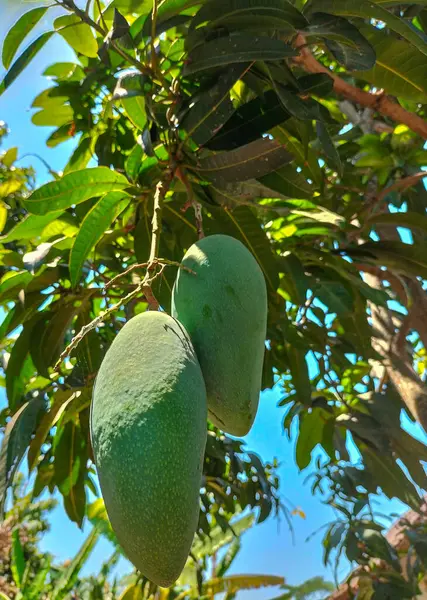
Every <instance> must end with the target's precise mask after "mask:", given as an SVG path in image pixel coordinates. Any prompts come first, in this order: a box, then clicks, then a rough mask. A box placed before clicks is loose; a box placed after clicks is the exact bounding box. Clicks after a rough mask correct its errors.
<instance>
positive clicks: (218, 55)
mask: <svg viewBox="0 0 427 600" xmlns="http://www.w3.org/2000/svg"><path fill="white" fill-rule="evenodd" d="M296 54H297V52H296V50H294V49H293V48H292V46H289V45H288V44H286V43H285V42H282V41H280V40H274V39H271V38H268V37H263V36H256V37H254V36H253V35H249V34H248V33H245V32H236V33H232V34H231V35H230V36H228V37H221V38H218V39H216V40H212V41H210V42H206V43H205V44H203V45H201V46H197V47H196V48H195V49H194V50H193V51H192V52H190V54H189V55H188V58H187V60H186V64H185V66H184V69H183V74H184V75H192V74H194V73H199V72H200V71H204V70H206V69H212V68H216V67H222V66H226V65H230V64H236V63H250V62H252V61H256V60H282V59H284V58H287V57H290V56H296Z"/></svg>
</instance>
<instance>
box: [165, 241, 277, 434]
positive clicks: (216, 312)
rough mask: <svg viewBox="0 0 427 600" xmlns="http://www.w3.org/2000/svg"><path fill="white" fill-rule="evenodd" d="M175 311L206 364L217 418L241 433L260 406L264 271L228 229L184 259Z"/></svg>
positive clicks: (211, 409) (175, 292)
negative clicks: (225, 232) (224, 233)
mask: <svg viewBox="0 0 427 600" xmlns="http://www.w3.org/2000/svg"><path fill="white" fill-rule="evenodd" d="M182 266H184V267H187V268H188V269H190V270H191V271H193V273H190V272H189V271H187V270H185V269H179V270H178V274H177V277H176V280H175V284H174V287H173V290H172V315H173V316H174V317H175V318H176V319H178V320H179V321H180V322H181V323H183V325H184V326H185V328H186V329H187V331H188V333H189V334H190V337H191V340H192V342H193V344H194V348H195V350H196V354H197V356H198V358H199V361H200V366H201V367H202V372H203V376H204V378H205V382H206V391H207V397H208V412H209V418H210V419H211V420H212V422H213V423H214V424H215V425H216V426H217V427H219V428H220V429H222V430H223V431H225V432H226V433H230V434H232V435H236V436H242V435H246V434H247V433H248V431H249V430H250V428H251V426H252V424H253V421H254V419H255V415H256V412H257V408H258V401H259V395H260V389H261V377H262V368H263V360H264V352H265V337H266V327H267V290H266V285H265V279H264V275H263V273H262V271H261V269H260V267H259V265H258V263H257V261H256V260H255V258H254V257H253V255H252V254H251V253H250V252H249V250H248V249H247V248H246V246H244V245H243V244H242V243H241V242H239V241H238V240H236V239H235V238H233V237H230V236H227V235H212V236H208V237H205V238H203V239H201V240H199V241H198V242H196V243H195V244H193V246H191V248H190V249H189V250H188V252H187V253H186V254H185V256H184V258H183V260H182Z"/></svg>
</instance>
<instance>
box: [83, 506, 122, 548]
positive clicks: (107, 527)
mask: <svg viewBox="0 0 427 600" xmlns="http://www.w3.org/2000/svg"><path fill="white" fill-rule="evenodd" d="M87 518H88V519H89V521H90V522H91V523H92V525H94V526H95V527H96V529H97V530H98V531H99V532H100V533H102V535H105V537H106V538H107V539H108V540H109V541H110V542H111V543H112V544H114V545H117V538H116V534H115V533H114V531H113V529H112V527H111V523H110V520H109V518H108V514H107V511H106V508H105V504H104V500H103V499H102V498H99V499H98V500H95V502H92V503H91V504H89V505H88V507H87Z"/></svg>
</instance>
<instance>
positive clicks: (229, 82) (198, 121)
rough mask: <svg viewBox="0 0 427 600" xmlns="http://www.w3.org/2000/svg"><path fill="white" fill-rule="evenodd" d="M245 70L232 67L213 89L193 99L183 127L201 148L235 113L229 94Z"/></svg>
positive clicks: (239, 67)
mask: <svg viewBox="0 0 427 600" xmlns="http://www.w3.org/2000/svg"><path fill="white" fill-rule="evenodd" d="M245 70H246V66H243V67H242V66H236V67H231V68H230V69H228V70H227V71H226V72H225V73H222V74H221V75H220V76H219V78H218V80H217V81H216V82H215V84H214V85H213V86H212V87H211V88H209V89H208V90H205V91H203V92H201V93H200V94H197V95H196V96H195V97H193V98H191V103H192V105H191V108H190V109H189V111H188V112H187V114H186V116H185V118H184V119H183V121H182V123H181V125H182V127H183V128H184V129H185V130H186V131H187V133H188V135H189V136H191V137H192V138H193V140H194V141H195V142H196V144H198V145H199V146H202V145H204V144H206V142H208V141H209V140H210V139H211V138H212V137H213V136H214V135H215V134H216V133H217V132H218V131H219V130H220V129H221V128H222V127H223V125H224V124H225V123H226V122H227V121H228V119H229V118H230V117H231V115H232V114H233V113H234V110H235V109H234V106H233V103H232V101H231V98H230V94H229V92H230V89H231V88H232V87H233V85H234V84H235V83H236V81H238V80H239V79H240V78H241V77H242V76H243V74H244V72H245ZM193 103H194V105H193Z"/></svg>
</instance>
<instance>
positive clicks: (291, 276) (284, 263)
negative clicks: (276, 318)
mask: <svg viewBox="0 0 427 600" xmlns="http://www.w3.org/2000/svg"><path fill="white" fill-rule="evenodd" d="M280 271H281V272H283V274H284V277H283V278H282V279H281V281H280V288H281V290H283V289H284V290H285V291H286V292H287V294H288V295H289V298H290V300H291V302H293V303H294V304H297V305H299V306H302V305H303V304H304V303H305V301H306V299H307V291H308V289H309V286H310V283H309V279H308V277H307V276H306V275H305V273H304V265H303V264H302V262H301V261H300V260H299V259H298V257H297V256H295V254H289V255H288V256H284V257H282V258H281V260H280ZM279 293H281V291H279ZM281 295H282V294H281Z"/></svg>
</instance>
